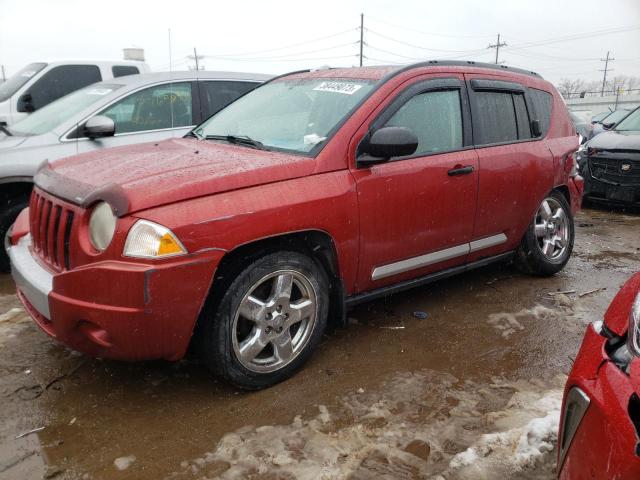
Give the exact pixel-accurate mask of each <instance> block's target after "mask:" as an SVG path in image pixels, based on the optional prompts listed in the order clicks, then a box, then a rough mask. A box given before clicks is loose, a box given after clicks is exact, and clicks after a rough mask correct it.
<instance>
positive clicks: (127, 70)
mask: <svg viewBox="0 0 640 480" xmlns="http://www.w3.org/2000/svg"><path fill="white" fill-rule="evenodd" d="M111 73H113V78H117V77H126V76H127V75H137V74H138V73H140V70H138V67H133V66H131V65H114V66H113V67H111Z"/></svg>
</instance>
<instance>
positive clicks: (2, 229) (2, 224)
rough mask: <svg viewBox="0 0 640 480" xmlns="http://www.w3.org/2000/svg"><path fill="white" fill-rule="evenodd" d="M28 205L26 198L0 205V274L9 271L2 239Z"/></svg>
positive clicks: (15, 199) (7, 258)
mask: <svg viewBox="0 0 640 480" xmlns="http://www.w3.org/2000/svg"><path fill="white" fill-rule="evenodd" d="M28 205H29V199H28V198H12V199H9V202H8V203H3V204H0V246H1V248H0V273H8V272H9V271H10V269H11V266H10V265H9V256H8V255H7V252H6V251H5V249H4V237H5V235H6V234H7V232H8V231H9V228H10V227H11V225H13V222H15V221H16V218H17V217H18V214H19V213H20V212H21V211H22V210H24V209H25V208H27V206H28Z"/></svg>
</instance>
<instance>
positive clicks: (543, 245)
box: [517, 192, 575, 276]
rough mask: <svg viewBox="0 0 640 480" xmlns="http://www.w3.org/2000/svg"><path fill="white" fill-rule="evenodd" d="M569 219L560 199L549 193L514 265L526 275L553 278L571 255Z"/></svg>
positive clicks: (568, 212) (573, 231)
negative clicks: (551, 276) (550, 276)
mask: <svg viewBox="0 0 640 480" xmlns="http://www.w3.org/2000/svg"><path fill="white" fill-rule="evenodd" d="M574 236H575V230H574V224H573V216H572V215H571V209H570V207H569V204H568V203H567V200H566V199H565V197H564V195H562V193H560V192H552V193H551V194H550V195H549V196H547V197H546V198H545V199H544V200H543V201H542V203H541V204H540V206H539V207H538V210H537V212H536V214H535V216H534V218H533V221H532V222H531V225H529V228H528V229H527V232H526V233H525V235H524V237H523V239H522V242H521V243H520V247H519V248H518V252H517V265H518V266H519V267H520V269H521V270H523V271H524V272H526V273H531V274H534V275H542V276H547V275H553V274H555V273H558V272H559V271H560V270H562V269H563V268H564V266H565V265H566V264H567V262H568V261H569V257H570V256H571V252H572V251H573V241H574Z"/></svg>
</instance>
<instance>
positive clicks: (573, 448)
mask: <svg viewBox="0 0 640 480" xmlns="http://www.w3.org/2000/svg"><path fill="white" fill-rule="evenodd" d="M605 343H606V338H604V337H602V336H601V335H599V334H598V333H597V332H596V331H595V330H594V328H593V327H592V326H589V327H588V328H587V333H586V334H585V337H584V340H583V343H582V346H581V348H580V352H579V353H578V356H577V357H576V362H575V364H574V366H573V369H572V371H571V374H570V375H569V379H568V381H567V386H566V388H565V398H564V400H563V407H562V412H563V417H562V419H561V424H560V433H559V445H560V446H562V443H563V439H562V436H563V430H564V427H565V422H566V419H567V412H566V411H565V410H566V409H565V407H566V403H567V395H568V393H569V392H570V391H571V390H572V389H574V388H575V387H577V388H579V389H580V390H581V391H582V392H584V393H585V394H586V395H587V397H588V398H589V406H588V408H587V410H586V413H585V414H584V416H583V417H582V419H581V421H580V423H579V425H578V427H577V430H576V431H575V434H574V436H573V439H572V441H571V443H570V444H569V445H567V446H566V448H567V451H566V454H565V457H564V462H563V463H561V464H559V465H558V476H559V478H560V479H563V480H569V479H580V478H602V479H605V478H617V479H620V480H625V479H638V478H640V457H638V456H637V454H636V451H637V450H636V449H637V444H638V437H637V433H636V429H635V427H634V424H633V421H632V419H631V417H630V413H629V405H630V402H631V399H632V396H633V395H634V394H635V391H634V388H633V386H632V384H631V381H630V379H629V377H628V376H627V374H625V373H624V372H623V371H622V370H620V369H619V368H618V367H617V366H616V365H615V364H614V363H613V362H612V361H611V360H610V358H609V356H608V354H607V353H606V350H605ZM560 460H562V458H561V459H560Z"/></svg>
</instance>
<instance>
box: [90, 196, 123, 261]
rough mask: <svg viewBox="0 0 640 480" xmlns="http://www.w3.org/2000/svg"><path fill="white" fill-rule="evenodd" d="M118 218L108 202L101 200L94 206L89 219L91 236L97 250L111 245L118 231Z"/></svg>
mask: <svg viewBox="0 0 640 480" xmlns="http://www.w3.org/2000/svg"><path fill="white" fill-rule="evenodd" d="M116 220H117V217H116V216H115V215H114V214H113V210H112V209H111V206H110V205H109V204H108V203H106V202H100V203H98V204H97V205H96V206H95V207H94V209H93V212H91V218H90V219H89V236H90V238H91V244H92V245H93V246H94V247H95V248H96V250H100V251H101V252H102V251H103V250H105V249H106V248H107V247H108V246H109V244H110V243H111V240H112V239H113V234H114V233H115V231H116Z"/></svg>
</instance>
